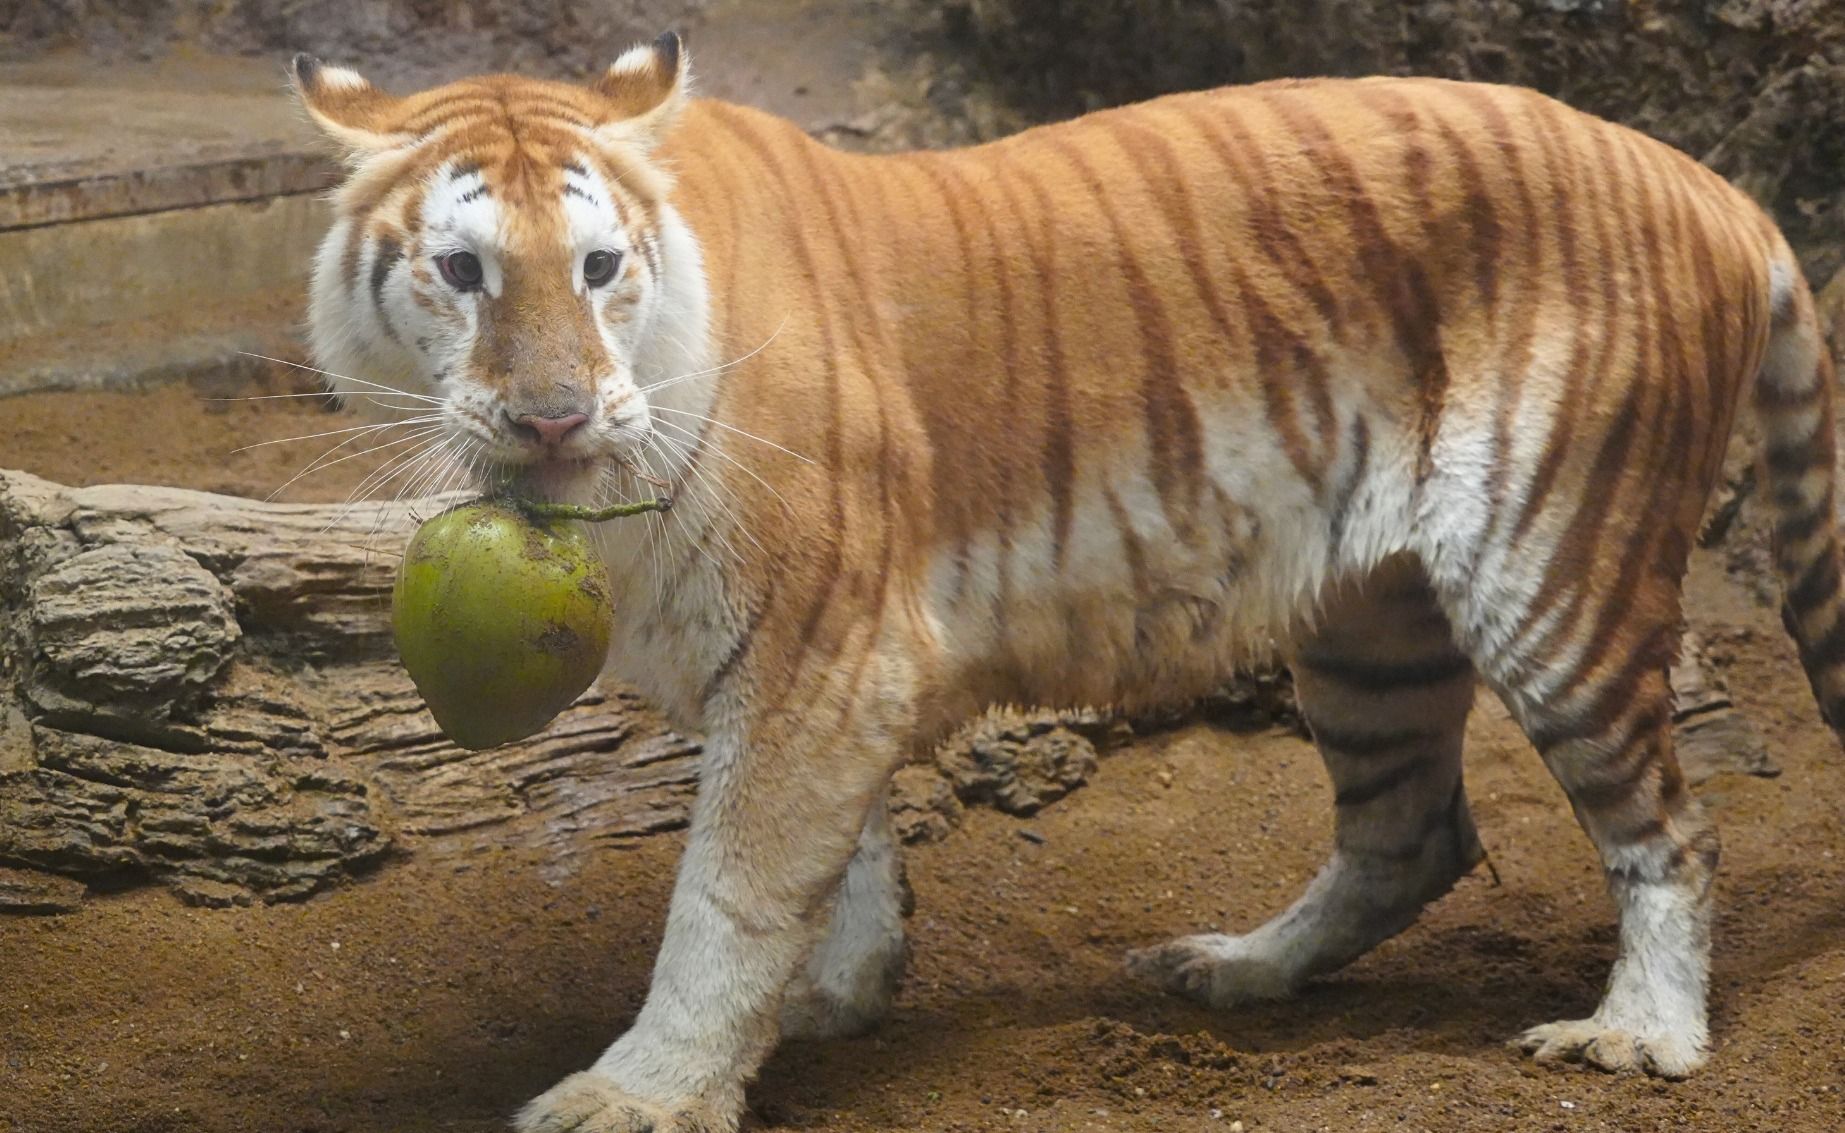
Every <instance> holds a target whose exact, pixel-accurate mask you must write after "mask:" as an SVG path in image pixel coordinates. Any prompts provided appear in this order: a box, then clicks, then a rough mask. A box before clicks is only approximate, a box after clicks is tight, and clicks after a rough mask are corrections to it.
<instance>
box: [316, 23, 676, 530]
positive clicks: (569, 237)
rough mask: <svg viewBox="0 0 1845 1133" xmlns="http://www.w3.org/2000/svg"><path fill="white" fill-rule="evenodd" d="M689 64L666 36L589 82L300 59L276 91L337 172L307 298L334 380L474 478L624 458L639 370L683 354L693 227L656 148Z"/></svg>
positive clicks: (590, 468)
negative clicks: (433, 80)
mask: <svg viewBox="0 0 1845 1133" xmlns="http://www.w3.org/2000/svg"><path fill="white" fill-rule="evenodd" d="M687 77H688V76H687V64H686V59H685V54H684V52H683V51H682V50H681V47H680V43H679V39H678V37H677V36H674V35H672V34H670V33H669V34H667V35H664V36H661V37H660V38H659V39H658V40H656V41H655V42H653V43H652V44H649V45H645V46H641V47H637V48H634V49H633V50H631V51H628V52H627V53H625V54H623V55H622V56H621V57H620V58H619V59H617V60H616V61H615V63H614V64H613V65H611V66H610V67H609V68H608V69H607V70H606V71H605V72H604V73H603V74H602V75H601V76H600V77H598V78H597V79H596V80H595V81H593V82H590V83H588V84H587V85H574V84H570V83H562V82H548V81H541V80H535V79H527V78H519V77H514V76H508V75H492V76H486V77H482V78H473V79H466V80H463V81H459V82H454V83H451V84H449V85H447V86H442V87H438V88H435V89H432V90H428V91H424V92H422V93H419V94H413V95H408V96H404V97H397V96H393V95H390V94H387V93H385V92H384V91H382V90H380V89H378V88H377V87H374V86H373V85H372V84H371V83H369V82H367V81H366V80H365V79H364V78H363V77H361V76H360V75H358V74H357V73H355V72H353V71H349V70H344V69H342V68H338V67H330V66H326V65H324V64H322V63H320V62H319V61H318V60H316V59H313V58H312V57H309V56H306V55H302V56H297V57H296V59H295V61H294V65H293V80H294V87H295V91H296V93H297V95H298V96H299V98H300V100H301V103H302V105H303V106H304V107H305V108H306V110H307V112H308V114H309V115H310V116H311V117H312V119H313V121H314V123H315V124H316V125H317V126H318V127H319V128H320V129H321V130H322V131H323V132H324V133H325V134H326V135H327V136H328V137H330V138H331V139H332V140H333V141H334V142H336V143H337V144H338V145H339V147H340V148H341V149H342V151H343V153H344V158H345V163H346V168H347V176H346V178H345V180H344V182H343V183H342V184H341V185H340V187H339V188H338V190H337V191H336V192H335V194H334V198H333V201H334V213H335V219H334V223H333V226H332V228H331V230H330V231H329V232H328V233H327V235H326V237H325V239H324V240H323V242H322V244H321V246H320V251H319V254H318V257H317V258H316V261H315V265H314V272H313V283H312V288H311V299H310V310H309V327H310V338H311V344H312V348H313V351H314V354H315V356H316V360H317V361H318V363H319V365H320V366H322V367H324V369H325V370H326V371H328V373H329V381H330V383H331V385H332V387H333V388H334V390H335V392H337V393H339V394H341V395H343V397H344V398H345V400H347V401H348V402H349V403H354V404H357V405H359V406H360V407H361V408H362V409H364V410H368V411H369V415H370V416H372V417H374V418H377V417H396V418H398V419H400V420H403V421H406V422H408V423H409V424H410V425H411V426H416V427H418V428H416V431H414V432H412V433H411V434H410V436H413V437H416V438H417V439H418V440H419V442H420V443H419V446H418V447H419V448H425V447H426V448H428V449H429V450H430V451H435V446H436V445H437V444H438V443H439V444H440V445H441V446H443V449H444V452H443V455H446V456H448V457H450V458H451V459H452V461H453V462H454V463H455V464H457V465H465V466H466V467H468V468H469V469H471V470H472V471H473V472H474V473H475V474H476V475H477V476H478V477H479V478H480V479H481V480H482V481H484V482H485V484H484V486H486V485H491V486H507V485H510V486H512V487H514V488H515V490H518V491H521V492H524V493H526V494H530V495H534V496H539V497H543V498H552V499H561V498H577V499H584V498H587V497H590V496H592V495H594V494H595V493H596V492H597V490H598V488H599V485H602V484H603V481H602V480H601V478H602V477H604V476H606V475H609V474H611V473H612V472H613V471H614V469H616V468H618V467H629V468H632V467H634V461H635V459H636V458H637V457H638V456H639V455H641V453H642V452H643V450H644V449H645V448H646V446H647V445H648V443H649V441H650V437H651V434H652V429H653V424H652V418H651V413H650V407H649V404H648V396H647V393H646V392H645V389H646V387H647V385H648V384H650V383H651V382H659V381H661V380H663V379H665V378H667V377H670V376H672V374H673V373H674V372H675V371H680V372H683V370H684V369H686V368H695V366H696V364H697V358H696V351H697V349H698V344H699V342H700V340H701V337H702V327H703V318H704V308H703V303H704V285H703V269H702V265H701V263H700V261H699V256H698V248H697V244H696V242H695V241H694V240H693V239H692V238H691V235H690V233H689V232H687V231H686V230H685V227H684V225H683V223H682V222H680V221H679V220H678V219H677V215H676V214H675V213H674V212H673V210H672V208H671V206H670V205H669V204H668V202H667V191H668V188H669V184H670V183H669V179H668V177H667V175H666V174H665V172H664V171H663V170H662V169H661V168H660V166H659V164H658V163H657V159H656V149H657V147H658V146H659V144H660V141H661V139H662V137H663V136H664V134H665V133H666V131H667V130H668V129H669V127H670V126H671V125H672V123H673V121H674V119H675V118H676V117H677V116H678V114H679V112H680V110H681V109H682V107H683V106H684V104H685V102H686V99H687V94H686V90H687ZM423 429H427V430H428V432H424V431H422V430H423Z"/></svg>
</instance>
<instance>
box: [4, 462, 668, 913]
mask: <svg viewBox="0 0 1845 1133" xmlns="http://www.w3.org/2000/svg"><path fill="white" fill-rule="evenodd" d="M441 506H443V503H442V501H429V500H425V501H418V502H413V503H411V504H408V505H397V506H387V505H375V504H366V505H360V506H357V507H353V508H350V509H341V508H336V507H331V506H314V505H291V504H264V503H258V502H255V501H252V500H246V499H239V498H235V497H229V496H219V495H211V494H208V493H203V492H192V491H184V490H180V489H172V488H158V487H144V486H132V485H111V486H104V487H94V488H66V487H62V486H60V485H57V484H52V483H50V482H48V481H44V480H40V479H38V478H36V477H32V476H29V475H26V474H24V473H18V472H0V686H3V687H0V865H4V864H11V865H14V866H26V867H35V868H37V869H39V870H45V871H51V872H53V873H56V874H61V875H65V876H66V877H69V878H77V879H81V880H83V881H87V882H90V883H95V884H119V883H122V882H123V881H126V880H132V879H134V878H136V877H144V878H153V879H158V880H161V881H164V882H166V883H168V884H170V885H172V886H174V887H175V889H176V890H177V891H178V892H179V893H180V894H181V896H182V897H185V898H186V899H189V900H193V901H198V902H204V903H214V904H217V903H242V902H248V901H253V900H274V899H279V898H289V897H298V896H301V895H304V894H307V893H311V892H313V891H315V890H317V889H319V888H322V887H324V886H326V885H328V884H331V883H334V882H336V881H338V880H339V879H341V878H343V877H345V876H348V875H350V874H352V873H354V872H356V871H359V870H363V869H365V868H367V867H369V866H371V865H372V864H374V863H376V862H377V861H379V860H380V859H381V858H382V857H383V856H385V855H386V854H388V853H390V852H391V851H393V850H394V849H396V850H403V849H407V848H410V847H413V846H427V847H433V848H436V849H439V850H442V851H444V852H466V851H467V850H469V849H471V848H473V847H476V846H479V845H482V844H484V843H498V844H507V843H519V844H532V845H540V846H546V847H548V848H550V849H552V850H554V851H555V852H556V853H557V854H558V855H560V856H561V857H568V856H569V855H571V854H574V853H578V852H581V851H582V850H583V849H585V848H587V847H588V846H589V845H591V844H592V843H596V842H607V841H610V840H619V839H622V838H627V837H634V836H637V835H641V834H647V833H652V832H656V831H659V830H663V829H670V828H671V827H673V826H676V825H679V824H681V823H682V822H683V821H684V815H685V807H686V803H687V801H688V799H689V797H690V791H691V786H692V784H693V782H694V780H695V777H696V771H697V752H698V746H697V744H696V743H695V742H694V741H693V740H692V739H689V738H687V737H684V736H681V735H678V734H676V733H674V732H672V731H671V730H670V729H668V728H667V727H666V726H665V724H664V723H663V722H662V721H661V720H660V719H659V718H658V717H657V716H656V715H655V714H654V713H652V712H651V711H650V710H649V709H648V708H647V707H646V706H645V705H643V704H642V703H641V702H640V701H639V699H638V698H636V697H635V696H633V695H632V694H631V693H627V692H624V691H620V690H606V689H603V690H591V691H590V692H588V693H585V694H584V695H583V696H582V697H581V698H579V699H578V701H577V702H576V703H575V704H574V705H573V706H572V707H571V708H569V709H568V710H567V711H566V712H565V713H564V714H563V715H562V716H561V717H559V719H558V720H557V721H556V722H555V723H554V724H553V725H552V726H551V727H550V728H549V729H547V730H546V731H545V732H544V733H543V734H542V735H540V736H537V737H534V738H533V739H531V740H527V741H525V742H522V743H518V744H512V745H508V746H506V747H502V748H498V749H495V750H493V751H487V752H473V753H470V752H464V751H462V750H460V749H459V748H456V747H455V746H453V745H452V744H449V743H448V742H447V741H446V740H444V739H443V738H442V736H441V733H440V732H439V731H438V729H437V728H436V726H435V722H434V721H433V720H432V719H431V718H430V716H429V714H428V712H427V711H426V710H425V709H424V708H423V704H422V701H421V699H420V698H419V697H418V696H417V693H416V690H415V688H414V687H413V686H412V685H411V684H410V682H409V679H408V678H407V677H406V676H404V674H403V672H402V670H401V669H400V668H399V667H398V666H397V665H396V664H395V662H394V659H393V651H392V648H391V644H390V623H389V616H390V587H391V581H392V577H393V573H394V568H395V559H394V554H393V552H394V550H395V546H396V545H397V544H398V543H401V541H402V538H403V535H404V534H405V533H406V532H407V529H408V526H409V524H410V522H411V521H412V512H413V510H414V509H417V508H420V509H422V514H429V513H430V512H432V511H433V510H436V509H439V508H440V507H441ZM26 876H28V875H27V874H26V873H24V872H23V871H20V870H12V871H9V872H8V873H7V874H6V875H5V878H4V880H5V882H6V883H5V884H0V907H9V906H10V907H14V908H19V909H29V910H39V911H46V910H57V909H64V908H69V907H70V906H71V905H72V904H73V903H74V898H73V896H72V887H71V885H70V884H69V883H68V882H65V883H62V884H60V883H58V882H57V881H55V880H49V879H48V880H46V881H45V882H44V883H42V884H28V883H27V882H26V881H25V880H23V878H24V877H26Z"/></svg>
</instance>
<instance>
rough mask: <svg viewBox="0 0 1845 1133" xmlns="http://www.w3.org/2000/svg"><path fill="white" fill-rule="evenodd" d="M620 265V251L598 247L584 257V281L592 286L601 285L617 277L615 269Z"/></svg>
mask: <svg viewBox="0 0 1845 1133" xmlns="http://www.w3.org/2000/svg"><path fill="white" fill-rule="evenodd" d="M620 266H621V253H620V252H611V251H608V250H606V249H603V248H598V249H596V250H595V251H593V252H591V253H590V254H589V255H587V256H584V257H583V282H584V283H587V284H589V285H590V286H591V287H601V286H602V285H603V284H605V283H607V282H608V281H609V280H611V279H614V278H615V269H616V268H618V267H620Z"/></svg>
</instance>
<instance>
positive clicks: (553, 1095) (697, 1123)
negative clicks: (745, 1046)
mask: <svg viewBox="0 0 1845 1133" xmlns="http://www.w3.org/2000/svg"><path fill="white" fill-rule="evenodd" d="M513 1128H514V1129H515V1130H517V1131H518V1133H735V1130H736V1128H737V1115H736V1114H724V1113H720V1112H718V1111H717V1110H715V1109H713V1108H711V1107H710V1106H707V1105H705V1104H704V1103H702V1102H698V1101H690V1102H673V1103H660V1102H652V1101H646V1100H644V1099H641V1098H637V1097H634V1096H633V1095H631V1094H629V1093H627V1092H626V1091H624V1090H622V1088H621V1087H619V1086H617V1085H616V1084H615V1083H614V1082H612V1081H610V1080H609V1079H608V1078H605V1077H603V1076H602V1075H600V1074H597V1073H595V1072H594V1071H585V1072H583V1073H581V1074H572V1075H571V1076H570V1077H568V1078H565V1079H564V1080H563V1081H562V1082H559V1083H558V1084H557V1085H555V1086H553V1087H551V1088H550V1089H549V1090H546V1091H545V1092H544V1093H542V1094H540V1095H539V1096H538V1097H536V1098H534V1099H533V1100H532V1102H531V1104H529V1105H527V1106H526V1107H525V1108H524V1109H522V1110H520V1111H519V1116H518V1117H517V1118H515V1119H514V1120H513Z"/></svg>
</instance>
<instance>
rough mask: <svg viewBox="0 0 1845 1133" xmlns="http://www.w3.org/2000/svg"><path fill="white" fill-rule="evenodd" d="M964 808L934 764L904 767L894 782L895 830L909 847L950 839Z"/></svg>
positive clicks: (891, 810) (892, 796)
mask: <svg viewBox="0 0 1845 1133" xmlns="http://www.w3.org/2000/svg"><path fill="white" fill-rule="evenodd" d="M964 809H965V808H963V807H962V805H961V800H959V799H957V798H955V792H954V788H953V787H951V786H949V783H948V780H947V779H946V778H944V777H943V776H942V773H941V771H940V770H938V769H937V768H936V766H935V765H934V764H933V763H930V764H918V765H914V766H910V767H905V768H902V769H900V770H899V771H898V772H897V774H896V775H895V776H893V777H892V779H891V785H890V822H891V829H892V830H894V831H895V832H896V834H897V840H898V841H899V842H902V843H903V844H904V845H906V846H908V845H915V844H918V843H924V842H939V841H941V840H942V839H944V838H946V837H948V835H949V834H950V833H951V832H952V831H953V830H954V829H955V827H957V826H959V825H961V815H962V812H963V810H964Z"/></svg>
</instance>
